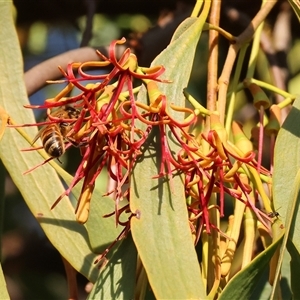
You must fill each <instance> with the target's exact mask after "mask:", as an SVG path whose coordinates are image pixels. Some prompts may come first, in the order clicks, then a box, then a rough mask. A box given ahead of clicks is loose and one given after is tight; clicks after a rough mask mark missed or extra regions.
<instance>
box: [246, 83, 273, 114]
mask: <svg viewBox="0 0 300 300" xmlns="http://www.w3.org/2000/svg"><path fill="white" fill-rule="evenodd" d="M244 85H245V86H246V87H247V88H248V89H249V91H250V93H251V95H252V96H253V105H254V106H255V107H256V109H258V110H259V109H260V108H261V107H263V108H264V109H268V108H269V107H270V105H271V102H270V100H269V98H268V96H267V95H266V93H265V92H264V91H263V90H262V89H261V88H260V87H259V86H258V85H257V84H254V83H251V82H250V81H249V80H248V79H245V80H244Z"/></svg>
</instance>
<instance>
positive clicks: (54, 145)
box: [31, 105, 80, 158]
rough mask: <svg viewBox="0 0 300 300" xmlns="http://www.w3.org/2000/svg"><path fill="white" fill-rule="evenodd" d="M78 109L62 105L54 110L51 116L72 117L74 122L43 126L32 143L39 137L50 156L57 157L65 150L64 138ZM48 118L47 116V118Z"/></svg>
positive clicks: (77, 113)
mask: <svg viewBox="0 0 300 300" xmlns="http://www.w3.org/2000/svg"><path fill="white" fill-rule="evenodd" d="M79 113H80V112H79V110H77V109H75V108H74V107H72V106H70V105H66V106H63V107H61V108H59V109H57V110H56V111H54V112H53V113H52V114H51V116H52V117H56V118H59V119H74V122H71V123H70V122H63V121H62V122H60V123H53V124H49V125H46V126H44V127H43V128H42V129H41V130H40V131H39V132H38V134H37V135H36V137H35V138H34V139H33V141H32V143H31V144H34V143H35V142H36V141H37V140H38V138H40V139H41V141H42V144H43V147H44V150H45V151H46V152H47V153H48V154H49V155H50V156H51V157H55V158H58V157H60V156H61V155H63V154H64V152H65V139H66V136H67V134H68V133H69V132H70V130H71V129H72V128H73V127H74V123H75V122H76V120H77V119H78V117H79ZM47 120H49V118H47Z"/></svg>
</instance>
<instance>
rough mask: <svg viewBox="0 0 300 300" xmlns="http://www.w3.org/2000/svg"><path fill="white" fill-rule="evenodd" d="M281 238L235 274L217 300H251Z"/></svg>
mask: <svg viewBox="0 0 300 300" xmlns="http://www.w3.org/2000/svg"><path fill="white" fill-rule="evenodd" d="M282 238H283V235H281V236H280V237H279V238H278V239H277V240H276V241H275V242H274V243H273V244H272V245H271V246H269V247H268V248H267V249H266V250H265V251H263V252H262V253H260V254H259V255H258V256H257V257H256V258H255V259H254V260H253V261H251V263H250V264H249V265H248V266H247V267H246V268H245V269H244V270H242V271H240V272H239V273H237V275H235V276H234V277H233V278H232V279H231V280H230V281H229V283H228V284H227V285H226V287H225V289H224V290H223V292H222V293H221V296H220V298H219V300H227V299H252V298H251V295H252V293H253V291H254V289H255V286H256V284H257V282H258V281H259V280H260V278H261V277H262V275H263V273H264V271H265V270H266V268H267V267H268V266H269V262H270V260H271V258H272V256H273V254H274V252H275V251H276V249H277V247H278V246H279V245H280V243H281V241H282Z"/></svg>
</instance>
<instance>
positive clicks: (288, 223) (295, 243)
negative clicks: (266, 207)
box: [273, 98, 300, 295]
mask: <svg viewBox="0 0 300 300" xmlns="http://www.w3.org/2000/svg"><path fill="white" fill-rule="evenodd" d="M299 109H300V98H297V99H296V100H295V102H294V105H293V107H292V110H291V111H290V113H289V115H288V116H287V118H286V120H285V122H284V123H283V125H282V127H281V129H280V131H279V133H278V137H277V141H276V147H275V160H274V174H273V195H274V203H275V207H280V216H281V217H282V218H283V219H284V220H285V228H286V235H287V236H286V238H285V240H284V243H286V242H288V246H289V247H288V250H289V251H291V252H290V255H291V257H292V259H293V260H294V262H298V259H297V258H295V253H297V252H298V253H300V222H299V203H300V193H299V187H300V171H299V169H300V152H299V151H300V139H299V137H300V126H299V118H300V110H299ZM287 145H288V147H287ZM284 246H285V245H284ZM294 270H295V269H294ZM295 274H296V273H295V271H294V272H292V273H291V282H292V283H293V282H295V280H296V279H295V278H293V276H294V275H295ZM296 278H298V277H296ZM294 288H295V289H296V290H295V291H294V290H293V294H294V295H295V294H298V293H299V291H298V287H297V285H295V284H292V289H294Z"/></svg>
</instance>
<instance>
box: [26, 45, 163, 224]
mask: <svg viewBox="0 0 300 300" xmlns="http://www.w3.org/2000/svg"><path fill="white" fill-rule="evenodd" d="M123 43H125V39H121V40H118V41H113V42H112V43H111V45H110V47H109V57H106V56H104V55H103V54H101V53H100V52H97V53H98V55H99V56H100V57H101V58H102V59H103V61H100V62H85V63H71V64H69V65H68V67H67V70H66V71H64V70H62V69H60V70H61V72H62V74H63V75H64V77H65V80H64V82H67V86H66V87H65V88H64V89H63V90H62V91H61V92H60V93H59V94H58V95H57V96H56V97H54V98H50V99H47V100H45V103H44V104H43V105H40V106H27V107H30V108H47V109H48V110H50V109H53V108H59V107H62V106H65V105H72V106H73V107H74V108H75V109H76V110H78V111H79V112H80V113H79V115H78V118H77V119H76V121H75V122H74V120H73V124H72V130H71V131H70V133H69V134H68V135H67V136H66V139H67V140H68V141H69V142H70V144H68V145H69V146H70V145H77V146H78V147H80V149H81V152H82V160H81V162H80V164H79V166H78V168H77V171H76V173H75V175H74V178H73V181H72V182H71V184H70V186H69V187H68V189H67V190H66V191H65V192H64V193H63V194H62V195H61V196H60V197H59V198H58V199H57V200H56V201H55V203H54V204H53V206H52V208H54V207H55V206H56V205H57V204H58V203H59V201H60V200H61V199H62V198H63V197H64V196H65V195H68V194H69V193H70V192H71V191H72V188H73V187H74V186H75V185H76V184H78V183H79V182H80V181H83V185H82V190H81V194H80V197H79V200H78V205H77V208H76V217H77V220H78V221H79V222H80V223H85V222H86V220H87V218H88V214H89V207H90V201H91V197H92V194H93V190H94V186H95V181H96V179H97V177H98V175H99V174H100V173H101V171H102V170H103V168H104V167H105V166H107V170H108V173H109V177H110V183H109V191H108V193H107V194H109V195H113V196H114V197H115V201H116V210H115V213H116V221H117V223H118V222H119V212H118V211H119V209H118V203H119V201H121V200H122V199H123V198H125V197H127V198H128V188H125V187H126V186H127V185H128V180H129V175H130V173H131V170H132V167H133V165H134V163H135V161H136V159H137V157H138V156H139V155H140V148H141V147H142V145H143V143H144V141H145V140H146V138H147V136H148V134H149V132H150V131H151V126H150V125H149V124H147V127H146V129H141V128H138V126H137V125H136V120H137V119H138V117H139V112H138V105H137V101H136V99H135V93H136V91H137V90H138V89H135V88H134V87H133V81H134V80H135V79H139V80H142V81H146V80H151V81H160V82H166V81H164V80H161V79H159V78H158V77H159V76H160V75H161V74H162V73H163V72H164V68H163V67H162V66H158V67H152V68H143V67H139V66H138V63H137V59H136V56H135V55H134V54H133V53H131V51H130V49H126V50H125V51H124V53H123V54H122V55H121V57H120V58H119V59H117V56H116V46H117V45H120V44H123ZM108 67H109V68H110V69H111V71H110V72H109V73H104V74H103V72H102V73H101V74H96V75H95V74H93V75H92V74H89V73H88V71H85V70H86V69H90V68H105V70H107V68H108ZM83 81H84V82H85V83H84V84H83ZM89 81H93V83H88V84H86V82H89ZM95 81H99V82H96V83H94V82H95ZM60 82H61V81H60ZM74 88H77V89H78V91H79V92H77V94H76V95H72V96H69V93H70V92H71V91H72V90H73V89H74ZM124 103H126V104H124ZM50 115H51V114H50ZM59 121H60V122H62V120H59Z"/></svg>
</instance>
